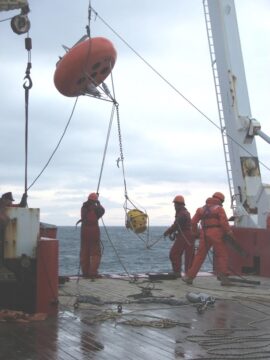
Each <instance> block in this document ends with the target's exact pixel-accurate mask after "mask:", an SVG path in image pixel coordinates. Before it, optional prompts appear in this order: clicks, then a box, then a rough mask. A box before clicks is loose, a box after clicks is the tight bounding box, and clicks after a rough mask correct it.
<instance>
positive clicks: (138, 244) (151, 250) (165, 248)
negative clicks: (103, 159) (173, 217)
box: [57, 226, 212, 275]
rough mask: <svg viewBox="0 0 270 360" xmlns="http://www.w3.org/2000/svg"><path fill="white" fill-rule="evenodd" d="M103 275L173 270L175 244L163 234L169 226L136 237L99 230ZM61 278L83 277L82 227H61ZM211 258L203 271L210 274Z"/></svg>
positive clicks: (112, 228)
mask: <svg viewBox="0 0 270 360" xmlns="http://www.w3.org/2000/svg"><path fill="white" fill-rule="evenodd" d="M100 230H101V242H102V258H101V264H100V267H99V272H100V273H101V274H102V273H103V274H129V275H131V274H132V275H133V274H142V273H147V272H169V271H172V269H171V263H170V260H169V251H170V248H171V246H172V244H173V242H172V241H170V240H169V238H168V237H166V238H164V237H163V233H164V231H165V230H166V227H160V226H155V227H152V228H150V229H149V231H148V232H146V233H144V234H138V235H136V234H135V233H134V232H132V231H131V230H128V229H126V228H125V227H121V226H110V227H103V226H101V227H100ZM57 238H58V240H59V275H78V274H80V265H79V256H80V227H77V228H76V227H75V226H59V227H58V232H57ZM211 269H212V259H211V257H209V256H208V257H207V258H206V260H205V262H204V264H203V266H202V268H201V270H202V271H211Z"/></svg>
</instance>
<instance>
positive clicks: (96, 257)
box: [80, 193, 105, 279]
mask: <svg viewBox="0 0 270 360" xmlns="http://www.w3.org/2000/svg"><path fill="white" fill-rule="evenodd" d="M104 213H105V209H104V207H103V206H102V205H101V204H100V202H99V200H98V194H96V193H91V194H90V195H89V196H88V199H87V201H86V202H84V203H83V205H82V208H81V220H80V221H81V223H82V226H81V252H80V264H81V269H82V274H83V276H84V277H87V278H92V279H94V278H97V277H99V275H98V268H99V264H100V260H101V247H100V229H99V225H98V220H99V219H100V218H101V217H102V216H103V215H104Z"/></svg>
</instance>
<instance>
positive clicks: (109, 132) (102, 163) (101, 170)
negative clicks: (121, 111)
mask: <svg viewBox="0 0 270 360" xmlns="http://www.w3.org/2000/svg"><path fill="white" fill-rule="evenodd" d="M114 111H115V105H114V104H113V107H112V111H111V116H110V121H109V127H108V131H107V137H106V142H105V147H104V152H103V157H102V162H101V168H100V174H99V179H98V185H97V191H96V192H97V194H98V193H99V188H100V182H101V177H102V174H103V169H104V164H105V159H106V154H107V149H108V144H109V139H110V134H111V129H112V123H113V117H114Z"/></svg>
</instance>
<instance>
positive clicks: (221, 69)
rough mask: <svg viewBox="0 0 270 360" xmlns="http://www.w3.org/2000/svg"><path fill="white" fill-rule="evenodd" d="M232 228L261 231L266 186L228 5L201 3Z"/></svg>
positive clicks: (267, 203) (268, 195)
mask: <svg viewBox="0 0 270 360" xmlns="http://www.w3.org/2000/svg"><path fill="white" fill-rule="evenodd" d="M203 5H204V12H205V20H206V28H207V35H208V42H209V49H210V56H211V62H212V69H213V75H214V82H215V89H216V96H217V104H218V111H219V119H220V128H221V135H222V141H223V147H224V154H225V163H226V169H227V175H228V182H229V189H230V195H231V200H232V209H233V213H234V218H235V226H237V227H252V228H254V227H255V228H256V227H258V228H266V219H267V216H268V214H269V211H270V210H269V209H270V186H269V185H263V184H262V179H261V173H260V166H259V159H258V154H257V147H256V141H255V137H254V136H255V135H257V134H260V133H261V126H260V124H259V122H258V121H257V120H255V119H254V118H252V115H251V109H250V102H249V95H248V88H247V83H246V76H245V69H244V62H243V56H242V51H241V43H240V37H239V32H238V25H237V17H236V11H235V5H234V1H233V0H203Z"/></svg>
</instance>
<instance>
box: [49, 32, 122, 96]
mask: <svg viewBox="0 0 270 360" xmlns="http://www.w3.org/2000/svg"><path fill="white" fill-rule="evenodd" d="M116 57H117V53H116V50H115V48H114V46H113V44H112V43H111V41H109V40H108V39H105V38H103V37H96V38H90V39H87V40H85V41H82V42H80V43H79V44H77V45H75V46H74V47H73V48H71V49H70V50H69V51H68V52H67V53H66V54H65V55H64V56H63V58H62V59H60V60H59V61H58V63H57V64H56V70H55V73H54V84H55V86H56V88H57V90H58V91H59V92H60V93H61V94H63V95H65V96H69V97H72V96H79V95H82V94H85V93H87V88H88V87H89V86H95V87H96V86H98V85H100V84H101V83H102V82H103V81H104V80H105V79H106V77H107V76H108V75H109V74H110V72H111V70H112V69H113V67H114V64H115V61H116Z"/></svg>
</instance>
